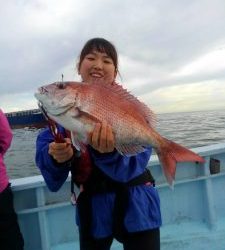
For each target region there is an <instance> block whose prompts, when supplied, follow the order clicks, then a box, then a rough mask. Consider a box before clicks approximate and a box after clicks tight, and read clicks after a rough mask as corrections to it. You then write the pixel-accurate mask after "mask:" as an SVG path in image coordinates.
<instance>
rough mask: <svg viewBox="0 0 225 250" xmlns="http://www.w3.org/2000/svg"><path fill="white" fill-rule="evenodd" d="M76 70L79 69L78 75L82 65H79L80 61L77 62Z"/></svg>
mask: <svg viewBox="0 0 225 250" xmlns="http://www.w3.org/2000/svg"><path fill="white" fill-rule="evenodd" d="M76 70H77V73H78V75H80V65H79V63H77V64H76Z"/></svg>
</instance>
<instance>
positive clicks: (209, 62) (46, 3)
mask: <svg viewBox="0 0 225 250" xmlns="http://www.w3.org/2000/svg"><path fill="white" fill-rule="evenodd" d="M0 4H1V8H0V56H1V58H0V108H1V109H2V110H3V111H5V112H11V111H17V110H26V109H31V108H36V107H37V101H36V99H35V98H34V93H35V92H36V90H37V88H38V87H40V86H42V85H44V84H48V83H52V82H55V81H60V80H61V75H62V74H63V75H64V81H71V80H72V81H80V78H79V76H78V75H77V71H76V64H77V61H78V56H79V53H80V50H81V49H82V47H83V45H84V43H85V42H86V41H87V40H88V39H90V38H93V37H103V38H105V39H107V40H109V41H111V42H112V43H113V44H114V45H115V46H116V48H117V51H118V53H119V72H120V76H118V78H117V81H118V82H119V83H121V84H122V85H123V86H124V88H126V89H128V90H129V91H130V92H131V93H132V94H134V95H135V96H137V97H138V98H139V99H140V100H141V101H143V102H144V103H146V104H147V105H148V106H149V107H150V108H151V109H152V110H153V111H154V112H155V113H171V112H183V111H199V110H200V111H201V110H217V109H224V110H225V1H224V0H198V1H196V0H173V1H169V0H133V1H131V0H123V1H121V0H80V1H78V0H64V1H60V0H8V1H5V0H0Z"/></svg>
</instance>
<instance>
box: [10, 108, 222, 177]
mask: <svg viewBox="0 0 225 250" xmlns="http://www.w3.org/2000/svg"><path fill="white" fill-rule="evenodd" d="M156 130H157V131H158V132H159V133H160V134H161V135H162V136H164V137H166V138H168V139H170V140H173V141H175V142H177V143H179V144H182V145H183V146H186V147H188V148H195V147H201V146H206V145H211V144H217V143H221V142H225V110H220V111H201V112H200V111H199V112H185V113H170V114H160V115H157V123H156ZM39 132H40V129H39V130H37V129H28V128H24V129H15V130H13V135H14V137H13V142H12V145H11V147H10V149H9V150H8V152H7V154H6V156H5V163H6V166H7V171H8V174H9V177H10V178H11V179H15V178H21V177H26V176H34V175H39V174H40V172H39V170H38V168H37V167H36V166H35V142H36V137H37V135H38V133H39Z"/></svg>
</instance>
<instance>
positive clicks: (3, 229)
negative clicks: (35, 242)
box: [0, 110, 24, 250]
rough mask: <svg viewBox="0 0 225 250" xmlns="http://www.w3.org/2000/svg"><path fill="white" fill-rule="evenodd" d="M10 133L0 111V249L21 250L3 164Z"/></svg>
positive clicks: (10, 139)
mask: <svg viewBox="0 0 225 250" xmlns="http://www.w3.org/2000/svg"><path fill="white" fill-rule="evenodd" d="M11 141H12V132H11V129H10V127H9V123H8V120H7V118H6V117H5V115H4V113H3V112H2V111H1V110H0V249H1V250H22V249H23V245H24V243H23V237H22V235H21V232H20V229H19V225H18V222H17V215H16V213H15V210H14V206H13V194H12V191H11V187H10V184H9V178H8V176H7V173H6V167H5V164H4V155H5V153H6V151H7V150H8V148H9V147H10V144H11Z"/></svg>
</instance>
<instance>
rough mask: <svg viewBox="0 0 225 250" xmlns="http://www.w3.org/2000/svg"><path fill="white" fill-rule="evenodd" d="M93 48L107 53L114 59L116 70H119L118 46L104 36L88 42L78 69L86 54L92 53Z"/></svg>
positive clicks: (81, 54) (80, 58) (82, 51)
mask: <svg viewBox="0 0 225 250" xmlns="http://www.w3.org/2000/svg"><path fill="white" fill-rule="evenodd" d="M93 50H96V51H98V52H101V53H106V54H107V55H108V56H109V57H110V58H111V59H112V61H113V64H114V66H115V69H116V72H117V71H118V56H117V51H116V48H115V46H114V45H113V44H112V43H111V42H109V41H107V40H106V39H104V38H92V39H90V40H88V41H87V42H86V44H85V45H84V47H83V49H82V50H81V53H80V57H79V62H78V70H79V69H80V66H81V63H82V61H83V60H84V58H85V56H86V55H87V54H89V53H91V52H92V51H93Z"/></svg>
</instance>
